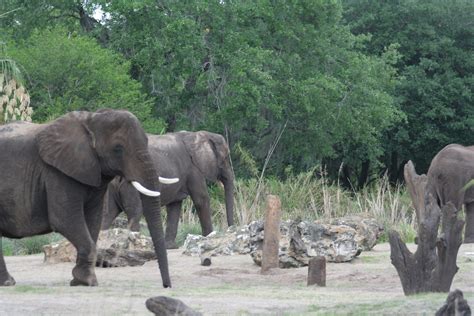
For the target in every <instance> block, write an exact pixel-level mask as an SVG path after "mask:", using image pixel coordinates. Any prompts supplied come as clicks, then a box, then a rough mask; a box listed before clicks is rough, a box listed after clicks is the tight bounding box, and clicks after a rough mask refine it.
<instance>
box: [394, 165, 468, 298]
mask: <svg viewBox="0 0 474 316" xmlns="http://www.w3.org/2000/svg"><path fill="white" fill-rule="evenodd" d="M405 171H406V172H405V176H406V177H408V179H407V183H411V185H413V187H412V188H411V189H409V190H410V192H415V194H414V195H412V199H413V204H414V205H417V206H418V207H421V206H422V204H421V201H422V200H423V201H424V202H423V204H424V203H426V204H424V205H423V208H420V209H419V210H418V211H417V213H416V215H417V220H418V223H419V225H418V236H417V241H418V242H417V244H418V247H417V249H416V252H415V253H414V254H413V253H411V252H410V251H409V250H408V248H407V246H406V245H405V243H404V242H403V241H402V240H401V238H400V235H399V234H398V233H397V232H396V231H390V232H389V242H390V250H391V253H390V258H391V260H392V264H393V265H394V266H395V268H396V270H397V272H398V276H399V277H400V281H401V283H402V287H403V292H404V293H405V295H411V294H415V293H422V292H448V291H449V289H450V287H451V284H452V282H453V278H454V275H455V274H456V272H457V271H458V267H457V266H456V258H457V254H458V251H459V247H460V246H461V243H462V228H463V226H464V221H463V220H461V219H459V218H458V210H456V208H455V207H454V205H453V204H452V203H451V202H449V203H447V204H446V205H444V206H443V207H442V209H440V208H439V206H438V204H437V201H436V200H435V198H434V197H433V196H432V195H431V194H430V193H426V194H427V196H426V197H425V198H424V199H421V197H420V196H419V194H421V193H420V192H423V194H425V193H424V192H425V191H424V190H425V187H426V182H424V181H412V180H413V179H420V178H416V176H417V175H416V172H415V169H414V168H413V164H411V162H408V163H407V165H405ZM440 223H441V234H440V236H439V238H438V227H439V226H440Z"/></svg>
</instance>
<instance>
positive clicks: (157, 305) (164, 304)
mask: <svg viewBox="0 0 474 316" xmlns="http://www.w3.org/2000/svg"><path fill="white" fill-rule="evenodd" d="M145 305H146V308H148V310H149V311H151V312H152V313H154V314H155V315H157V316H168V315H180V316H202V314H201V313H199V312H196V311H195V310H193V309H192V308H190V307H189V306H187V305H186V304H184V303H183V302H181V301H180V300H177V299H174V298H171V297H167V296H155V297H150V298H149V299H147V300H146V303H145Z"/></svg>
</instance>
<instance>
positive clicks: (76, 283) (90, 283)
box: [69, 278, 99, 286]
mask: <svg viewBox="0 0 474 316" xmlns="http://www.w3.org/2000/svg"><path fill="white" fill-rule="evenodd" d="M69 285H70V286H79V285H83V286H97V285H99V283H97V280H89V281H81V280H78V279H76V278H74V279H72V280H71V282H69Z"/></svg>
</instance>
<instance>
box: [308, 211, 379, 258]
mask: <svg viewBox="0 0 474 316" xmlns="http://www.w3.org/2000/svg"><path fill="white" fill-rule="evenodd" d="M316 223H320V224H324V221H316ZM329 224H331V225H337V226H340V225H346V226H349V227H352V228H354V229H355V230H356V233H357V234H356V237H355V240H356V241H357V243H358V244H359V246H360V247H361V248H362V250H364V251H368V250H371V249H372V248H374V246H375V245H376V244H377V240H378V239H379V238H380V236H381V235H382V233H383V227H382V225H380V224H379V223H378V222H377V221H376V220H375V219H374V218H369V217H362V216H357V215H349V216H344V217H339V218H335V219H333V220H331V221H330V222H329Z"/></svg>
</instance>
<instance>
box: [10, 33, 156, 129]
mask: <svg viewBox="0 0 474 316" xmlns="http://www.w3.org/2000/svg"><path fill="white" fill-rule="evenodd" d="M9 54H10V56H12V57H13V58H14V59H15V60H16V61H17V62H18V64H20V65H21V66H22V67H23V68H24V69H25V73H26V74H27V76H28V80H29V85H30V87H31V88H30V91H31V104H32V106H33V108H34V109H35V113H34V116H33V119H34V120H36V121H45V120H49V119H51V118H54V117H56V116H59V115H62V114H64V113H66V112H69V111H73V110H89V111H93V110H96V109H98V108H102V107H109V108H120V109H127V110H130V111H131V112H133V113H134V114H135V115H136V116H137V117H138V118H139V119H140V120H141V121H142V122H145V126H146V127H147V128H148V129H149V131H153V132H155V133H157V132H160V131H161V130H162V129H163V127H164V124H163V122H160V121H158V120H155V119H153V118H152V115H151V110H152V104H153V100H152V99H151V98H149V97H148V96H147V95H145V94H143V93H142V92H141V84H140V83H139V82H137V81H135V80H133V79H130V77H129V75H128V72H129V68H130V64H129V63H128V62H127V61H126V60H125V59H123V57H121V56H120V55H118V54H115V53H113V52H111V51H109V50H106V49H103V48H101V47H100V46H99V45H98V44H97V43H96V41H95V40H94V39H90V38H87V37H84V36H81V35H77V34H74V33H68V32H66V31H65V30H64V29H62V28H57V29H53V30H43V31H37V32H34V33H33V34H32V36H30V37H29V38H27V39H25V40H22V41H19V42H17V43H12V45H10V46H9Z"/></svg>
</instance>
